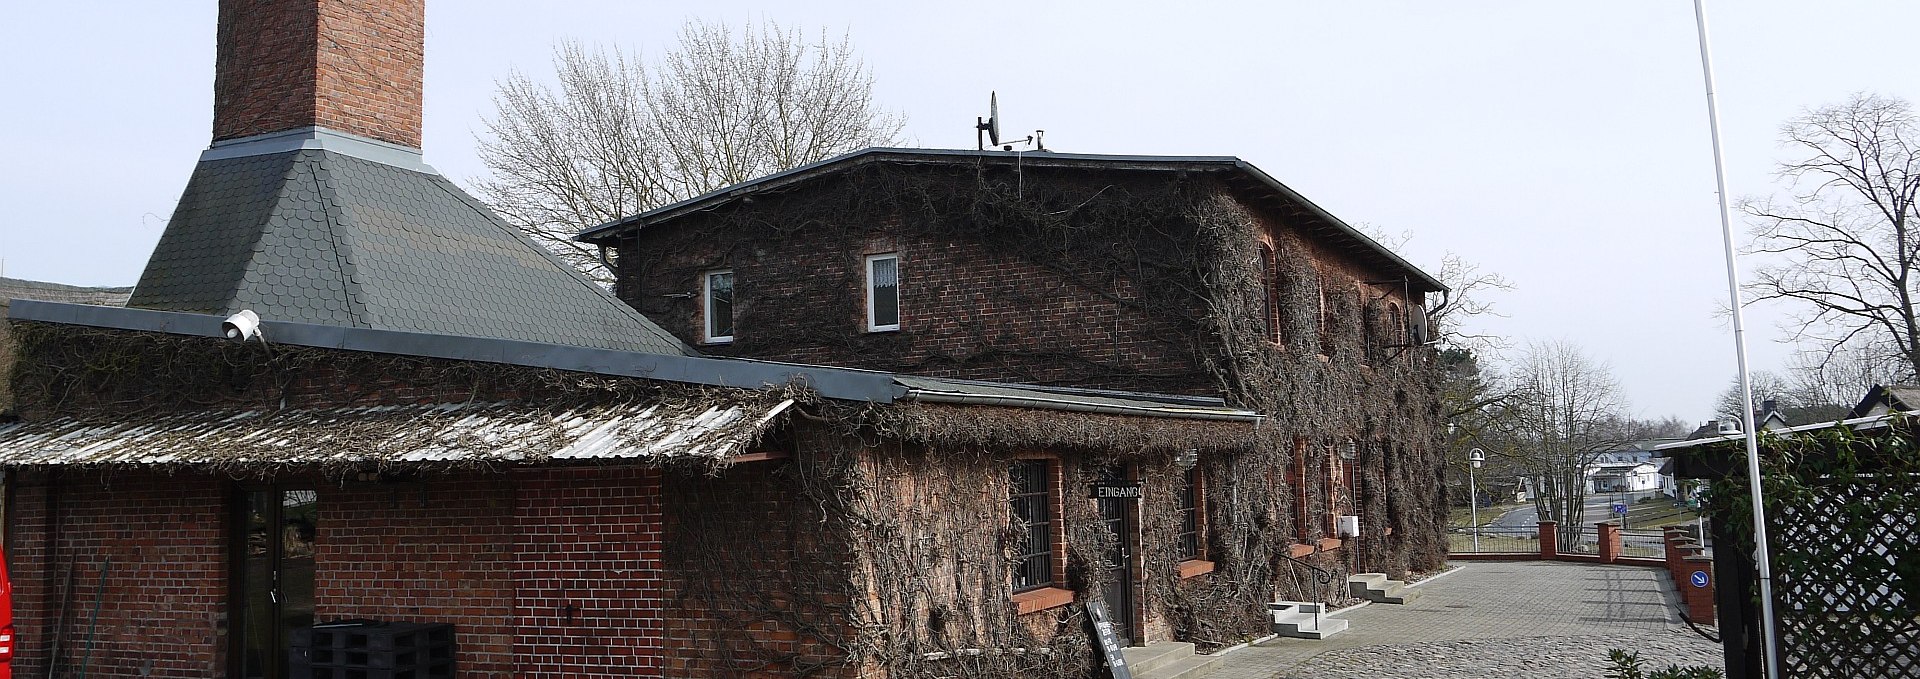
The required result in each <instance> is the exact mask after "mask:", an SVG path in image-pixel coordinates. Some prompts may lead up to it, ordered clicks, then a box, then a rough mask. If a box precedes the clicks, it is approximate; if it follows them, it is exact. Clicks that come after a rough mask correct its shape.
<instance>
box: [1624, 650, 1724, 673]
mask: <svg viewBox="0 0 1920 679" xmlns="http://www.w3.org/2000/svg"><path fill="white" fill-rule="evenodd" d="M1607 664H1608V667H1607V679H1725V678H1726V675H1725V674H1722V673H1721V672H1720V670H1716V669H1713V668H1711V667H1706V666H1703V665H1694V666H1692V667H1681V666H1679V665H1668V666H1667V668H1666V669H1663V670H1654V671H1653V673H1651V674H1648V673H1647V672H1646V671H1645V670H1643V669H1641V667H1640V664H1641V663H1640V654H1639V653H1638V652H1634V653H1628V652H1626V651H1622V650H1620V649H1617V648H1616V649H1612V650H1609V651H1607Z"/></svg>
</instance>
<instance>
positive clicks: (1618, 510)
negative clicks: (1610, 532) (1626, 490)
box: [1613, 502, 1627, 516]
mask: <svg viewBox="0 0 1920 679" xmlns="http://www.w3.org/2000/svg"><path fill="white" fill-rule="evenodd" d="M1613 513H1615V514H1619V515H1621V516H1626V514H1627V503H1625V502H1615V503H1613Z"/></svg>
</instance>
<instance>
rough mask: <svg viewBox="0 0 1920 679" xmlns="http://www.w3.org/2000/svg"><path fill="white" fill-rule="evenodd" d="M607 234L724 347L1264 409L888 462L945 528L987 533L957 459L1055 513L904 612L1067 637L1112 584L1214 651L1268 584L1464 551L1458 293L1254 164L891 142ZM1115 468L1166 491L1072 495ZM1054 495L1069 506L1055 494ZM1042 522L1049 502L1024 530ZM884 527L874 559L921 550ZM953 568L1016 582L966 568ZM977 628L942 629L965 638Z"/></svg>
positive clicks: (677, 310)
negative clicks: (1222, 424)
mask: <svg viewBox="0 0 1920 679" xmlns="http://www.w3.org/2000/svg"><path fill="white" fill-rule="evenodd" d="M581 240H583V241H586V242H588V243H593V244H597V245H599V246H601V247H603V248H604V249H605V251H606V253H607V256H608V258H609V259H610V260H611V261H612V263H613V264H614V268H615V270H616V272H617V274H618V285H617V291H618V294H619V295H620V296H621V298H622V299H625V300H626V301H627V302H628V303H629V304H631V305H633V306H634V307H635V308H638V309H640V310H641V311H643V312H645V313H646V314H647V316H648V317H650V318H652V319H655V320H656V321H658V322H659V323H661V325H662V326H663V327H665V328H667V329H668V330H670V331H672V332H673V333H674V334H675V335H676V336H677V337H679V338H680V339H681V340H683V341H685V342H687V343H688V344H690V345H693V346H695V347H697V348H698V349H699V350H700V351H702V352H703V353H706V354H708V355H723V356H734V357H742V358H752V359H759V360H774V361H797V362H806V363H813V364H824V365H833V366H840V367H848V368H859V369H866V370H876V371H885V372H890V373H895V374H902V375H908V374H910V375H917V376H924V377H927V378H936V379H941V380H964V381H981V382H983V383H984V384H983V385H976V389H979V390H986V391H991V387H990V386H986V385H991V384H994V383H1017V384H1020V385H1025V386H1023V387H1022V388H1026V389H1035V388H1040V389H1048V390H1055V391H1059V392H1061V393H1111V392H1113V391H1120V392H1125V393H1127V394H1130V395H1131V397H1133V398H1163V399H1164V398H1174V396H1172V395H1183V396H1193V397H1210V398H1219V399H1222V402H1223V403H1226V404H1231V405H1232V406H1234V407H1238V408H1244V409H1246V410H1248V411H1250V412H1257V413H1260V414H1261V415H1262V416H1263V420H1262V423H1261V425H1260V426H1259V427H1258V432H1257V435H1256V439H1255V440H1254V441H1252V442H1251V443H1250V446H1247V447H1242V446H1221V447H1217V448H1209V447H1206V446H1197V447H1196V448H1195V449H1190V450H1143V449H1138V448H1136V447H1134V446H1130V445H1128V444H1127V443H1126V442H1123V441H1114V440H1112V439H1109V438H1106V437H1102V436H1100V435H1099V434H1098V433H1097V432H1089V431H1085V430H1079V431H1075V432H1073V433H1071V434H1067V433H1060V434H1059V435H1057V436H1054V437H1051V438H1050V439H1049V440H1046V441H1037V440H1023V439H1019V438H1002V439H995V438H991V437H983V440H979V441H970V442H969V443H971V444H973V445H969V446H968V448H969V449H970V450H971V451H972V452H973V453H974V455H980V454H985V455H988V456H990V457H989V459H990V460H992V461H991V462H987V463H980V462H979V461H978V458H977V457H968V458H965V459H967V460H968V461H967V462H966V463H965V464H961V463H949V464H947V465H941V464H937V463H931V464H929V463H922V464H926V465H927V466H923V467H916V466H915V465H914V464H912V463H907V462H903V461H896V460H894V459H893V458H891V457H890V456H886V455H882V456H879V457H877V458H876V459H874V460H873V461H871V462H869V463H868V464H871V465H874V466H877V467H880V468H882V469H888V470H889V472H890V473H886V472H883V473H882V476H883V477H887V478H893V479H894V483H893V484H882V485H881V486H879V487H877V488H875V489H874V490H873V491H872V492H873V493H874V494H875V495H876V497H875V498H874V499H873V500H872V502H873V503H874V505H875V506H877V507H880V508H885V509H884V510H883V515H884V516H887V517H888V518H889V519H890V520H893V521H898V522H900V523H902V524H903V525H906V526H914V527H916V528H918V529H920V530H918V531H908V534H909V535H911V534H914V533H915V532H919V533H920V534H922V535H926V534H934V535H943V537H942V538H940V539H942V540H951V541H954V542H955V543H957V544H968V543H969V542H968V541H969V537H970V536H969V534H968V533H967V532H966V531H964V530H962V531H955V532H952V533H946V534H942V533H940V532H939V531H940V529H939V528H938V527H937V526H939V525H940V524H941V520H942V518H943V517H939V516H934V517H925V516H922V515H923V514H924V513H925V509H924V508H925V507H927V506H929V503H934V504H945V503H950V502H952V500H950V499H948V498H946V497H943V496H941V495H940V494H939V493H937V492H933V491H930V490H929V489H928V488H927V486H928V485H929V484H930V483H931V484H932V485H935V486H938V485H939V482H940V481H941V480H944V479H949V478H952V477H955V476H959V477H960V478H963V479H965V480H964V482H962V483H961V484H960V485H961V487H966V488H989V489H993V492H990V493H988V495H987V497H986V498H985V501H986V502H987V503H988V504H989V505H993V506H995V507H997V503H998V502H1000V501H1002V500H1007V501H1009V502H1011V503H1012V512H1013V514H1014V515H1015V519H1016V523H1018V522H1020V521H1022V520H1030V519H1032V518H1033V517H1035V516H1040V517H1046V518H1047V519H1048V520H1050V521H1053V522H1054V524H1055V525H1054V526H1053V527H1052V528H1051V529H1046V530H1050V531H1051V537H1048V538H1046V540H1042V541H1041V542H1039V543H1020V544H1016V545H1015V553H1014V554H1013V557H1012V558H1013V560H1014V563H1015V569H1016V572H1015V574H1014V576H1013V583H1012V587H1011V595H1010V596H1002V595H1001V590H1000V589H999V583H997V582H994V581H993V580H992V578H991V575H990V572H991V571H989V573H969V574H967V577H963V578H950V577H949V576H948V575H947V574H946V573H941V574H940V575H939V576H938V577H934V578H930V579H929V580H930V581H931V583H933V584H931V585H930V584H929V582H923V581H918V580H914V579H909V580H908V581H906V582H901V583H898V586H901V587H905V588H909V589H913V590H916V591H924V592H928V593H929V594H928V596H927V597H926V600H925V601H919V602H910V601H894V602H892V605H894V606H898V607H906V608H909V609H923V610H934V611H940V610H946V609H949V608H950V609H952V610H955V611H959V612H958V613H956V614H955V615H958V616H959V617H961V618H962V619H965V620H966V626H967V627H971V628H975V629H986V630H996V629H998V628H997V627H996V625H998V624H999V623H1000V622H1002V621H1004V620H1005V619H1007V618H1008V617H1009V616H1010V617H1011V618H1012V619H1013V620H1014V621H1015V623H1016V626H1023V627H1024V628H1026V629H1027V630H1028V631H1030V632H1031V633H1033V634H1035V635H1037V636H1039V637H1040V638H1042V639H1045V638H1047V637H1048V636H1049V634H1050V632H1048V631H1047V630H1052V629H1056V628H1058V627H1059V626H1060V620H1061V619H1062V616H1063V613H1062V611H1063V610H1068V611H1070V610H1071V609H1070V608H1063V607H1069V605H1070V604H1071V603H1074V602H1080V601H1085V600H1088V599H1103V600H1105V601H1107V602H1109V604H1110V605H1111V607H1112V608H1114V609H1115V610H1117V611H1121V612H1120V613H1116V618H1117V619H1119V620H1120V621H1121V622H1123V623H1125V625H1124V629H1125V634H1124V636H1127V637H1130V640H1131V641H1134V642H1157V641H1165V640H1183V641H1189V640H1191V641H1201V642H1202V645H1203V648H1204V647H1205V646H1206V645H1207V644H1206V642H1205V640H1211V639H1228V640H1232V639H1245V638H1249V637H1251V636H1256V635H1257V634H1256V632H1257V631H1259V630H1261V629H1262V628H1263V625H1261V624H1259V621H1258V619H1257V616H1251V615H1250V614H1249V612H1250V611H1255V610H1257V609H1258V608H1259V606H1260V605H1261V604H1262V603H1264V602H1265V601H1271V600H1273V599H1275V598H1289V599H1307V600H1322V599H1326V598H1329V597H1338V596H1340V595H1339V594H1338V593H1334V592H1328V591H1326V590H1325V588H1323V587H1321V586H1320V585H1318V584H1315V581H1314V580H1313V579H1312V578H1311V574H1312V573H1313V572H1315V571H1316V569H1319V570H1321V571H1331V572H1333V573H1356V572H1363V571H1384V572H1387V573H1390V574H1393V575H1396V576H1398V575H1399V574H1401V573H1405V572H1407V571H1409V570H1424V569H1431V568H1435V567H1437V566H1439V565H1440V564H1441V562H1442V561H1443V560H1444V554H1445V546H1444V545H1445V540H1444V536H1443V535H1442V534H1441V531H1442V530H1443V529H1442V526H1443V525H1444V506H1445V503H1444V502H1443V499H1442V497H1441V494H1442V492H1443V491H1442V490H1441V488H1440V469H1441V466H1440V460H1439V446H1438V437H1437V432H1438V425H1439V418H1438V413H1437V400H1436V395H1435V393H1434V391H1433V385H1434V378H1433V370H1434V366H1433V355H1432V353H1431V350H1430V348H1428V347H1427V346H1426V345H1425V341H1424V338H1423V337H1422V335H1424V328H1423V327H1422V326H1423V325H1424V323H1423V321H1424V319H1425V311H1424V307H1425V304H1426V296H1427V294H1428V293H1440V292H1444V287H1443V286H1442V285H1441V284H1440V283H1439V282H1438V281H1436V280H1434V279H1433V278H1432V277H1430V276H1428V275H1427V274H1425V273H1423V272H1421V271H1420V270H1419V269H1417V268H1415V267H1413V266H1412V265H1410V264H1408V263H1406V262H1405V261H1404V260H1402V259H1400V258H1399V257H1398V256H1396V255H1394V254H1393V253H1392V252H1390V251H1387V250H1386V249H1384V248H1382V247H1380V246H1379V245H1378V244H1376V243H1374V242H1373V241H1372V240H1370V239H1368V238H1367V237H1365V236H1364V235H1362V234H1360V233H1358V232H1357V231H1355V230H1354V229H1352V228H1351V227H1349V226H1348V225H1346V224H1345V223H1343V222H1341V221H1340V220H1339V219H1338V218H1336V217H1334V216H1332V215H1330V214H1328V213H1327V212H1326V211H1325V210H1323V209H1321V208H1319V207H1317V206H1315V205H1313V204H1312V203H1311V202H1310V201H1308V200H1306V199H1305V198H1304V197H1302V196H1300V195H1299V194H1297V193H1295V192H1293V191H1292V190H1291V189H1289V188H1287V187H1286V186H1285V185H1283V184H1281V183H1280V182H1278V181H1276V180H1274V179H1273V178H1272V177H1270V176H1268V175H1266V174H1265V173H1263V172H1261V171H1260V170H1258V169H1257V168H1254V167H1253V166H1251V165H1249V164H1247V163H1245V162H1243V161H1240V160H1238V159H1235V158H1222V157H1197V158H1196V157H1141V156H1101V155H1080V154H1062V153H1046V152H1041V153H1012V152H999V151H943V150H926V149H867V150H863V151H858V152H855V153H851V154H847V155H844V156H840V157H837V158H832V159H829V160H826V161H822V162H819V163H815V164H813V165H809V166H806V167H802V168H798V169H795V170H791V171H788V172H784V173H780V174H776V175H772V176H769V177H766V178H762V179H759V180H755V181H751V182H747V183H743V184H738V185H735V186H731V187H727V188H724V189H721V190H718V191H715V192H712V193H710V194H707V195H705V196H701V197H698V198H695V199H692V200H689V201H686V202H683V203H679V204H675V205H670V206H666V207H663V208H660V209H657V210H654V211H651V212H648V213H645V214H640V215H636V216H634V217H631V218H627V219H623V220H619V221H617V222H614V223H610V224H607V225H604V226H602V227H599V228H596V229H593V230H590V231H588V232H586V233H584V234H582V236H581ZM1076 390H1083V391H1077V392H1076ZM1084 390H1091V391H1084ZM1141 392H1150V394H1152V395H1147V394H1142V393H1141ZM972 402H975V403H988V402H991V401H987V400H976V401H972ZM977 417H981V415H980V414H979V413H977V412H970V413H966V414H964V415H955V416H954V419H955V420H956V421H954V422H951V423H947V425H946V426H947V428H948V429H950V430H957V431H963V432H964V431H966V430H967V429H968V427H969V426H970V423H967V422H963V421H959V420H961V419H962V418H977ZM1076 437H1077V438H1076ZM931 443H932V444H934V445H938V444H939V443H941V442H938V441H935V442H931ZM1182 453H1186V454H1187V456H1185V457H1183V456H1182ZM1195 453H1197V455H1195ZM910 457H911V456H909V458H910ZM1195 457H1197V458H1198V459H1197V461H1196V460H1195V459H1194V458H1195ZM1176 460H1177V461H1179V464H1176ZM1189 465H1191V467H1190V468H1189ZM1009 475H1010V476H1011V478H1013V483H1012V486H1010V487H1008V488H1007V490H1006V491H1004V492H1002V491H1001V490H1000V489H1001V487H1002V486H1001V484H1002V483H1003V481H1000V480H999V479H1000V478H1001V477H1005V476H1009ZM1111 478H1124V479H1130V480H1134V481H1138V482H1139V483H1140V484H1141V487H1142V490H1143V493H1144V499H1143V500H1142V501H1141V502H1140V503H1138V504H1135V505H1127V506H1114V505H1113V504H1111V503H1109V502H1106V501H1096V502H1092V503H1081V502H1077V501H1074V498H1079V497H1085V494H1086V492H1087V490H1088V489H1089V487H1094V486H1098V485H1100V484H1101V483H1102V482H1103V479H1111ZM1062 486H1064V490H1063V489H1062ZM1036 489H1037V490H1036ZM1040 497H1045V498H1047V499H1046V500H1045V501H1048V502H1052V503H1053V505H1052V506H1051V507H1050V508H1049V509H1034V508H1032V507H1033V505H1032V503H1038V502H1041V501H1042V500H1041V499H1039V498H1040ZM1063 498H1064V499H1065V502H1064V504H1063V503H1062V502H1063ZM1023 502H1024V503H1029V505H1026V506H1023V504H1022V503H1023ZM1082 505H1084V506H1082ZM948 506H950V508H951V511H953V512H967V511H972V512H976V513H977V514H978V515H979V516H980V517H981V519H982V520H984V517H986V516H988V515H990V514H991V511H994V510H992V509H983V508H976V507H973V506H971V505H948ZM1061 512H1065V514H1066V517H1065V519H1064V525H1059V524H1061V523H1062V520H1061V518H1060V514H1061ZM1343 517H1356V518H1357V519H1358V521H1357V529H1358V530H1357V531H1355V530H1354V528H1355V527H1356V526H1355V525H1354V524H1353V523H1351V522H1348V523H1346V524H1345V525H1346V528H1342V521H1341V519H1342V518H1343ZM929 525H932V526H936V527H935V528H927V526H929ZM982 530H984V529H982ZM1042 533H1043V525H1042V524H1041V523H1040V522H1038V521H1034V522H1033V523H1031V525H1029V526H1028V531H1027V535H1026V537H1025V538H1023V539H1029V540H1032V539H1036V538H1034V536H1036V535H1040V534H1042ZM1049 541H1050V543H1049ZM872 545H873V547H872V550H871V551H872V552H873V553H874V556H873V558H874V559H875V560H877V561H886V560H887V559H886V557H885V556H883V555H886V554H890V553H896V552H905V553H912V552H913V551H914V549H915V547H914V545H912V544H908V543H906V542H903V541H901V540H895V541H893V542H891V543H888V542H875V543H872ZM983 547H984V545H983ZM1049 550H1050V551H1049ZM1043 552H1045V554H1043ZM1115 555H1120V558H1119V559H1118V560H1116V559H1115ZM963 561H964V559H963ZM1223 564H1226V565H1230V567H1228V566H1223ZM1021 568H1026V569H1027V570H1024V571H1022V570H1019V569H1021ZM868 570H885V569H884V568H869V569H868ZM953 580H962V581H966V580H973V581H983V582H987V583H989V584H990V585H991V586H987V587H982V588H979V589H974V590H969V589H968V588H966V587H954V586H950V585H942V584H939V583H943V582H946V583H951V581H953ZM876 588H879V589H883V590H884V587H876ZM1249 592H1251V593H1254V594H1252V595H1251V596H1248V595H1247V593H1249ZM900 624H901V623H899V622H892V623H890V624H889V625H887V627H888V628H889V629H891V630H893V631H894V633H895V634H900V633H901V630H900V629H899V627H900ZM905 624H908V625H914V623H912V622H911V621H908V622H907V623H905ZM952 624H953V623H950V622H945V621H942V622H941V624H937V625H936V624H921V625H918V627H920V628H921V631H922V633H924V634H926V635H927V636H929V637H933V638H938V637H940V636H941V635H940V634H939V633H938V632H939V631H940V630H939V629H937V628H941V627H944V626H948V625H952ZM982 643H983V644H984V643H985V642H982ZM1009 645H1013V646H1017V644H1009ZM939 647H940V648H944V646H939Z"/></svg>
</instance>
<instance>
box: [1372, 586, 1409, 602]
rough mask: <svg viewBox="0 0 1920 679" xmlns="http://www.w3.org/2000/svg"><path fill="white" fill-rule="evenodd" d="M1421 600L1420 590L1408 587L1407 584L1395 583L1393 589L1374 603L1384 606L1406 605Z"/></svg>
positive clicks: (1388, 590)
mask: <svg viewBox="0 0 1920 679" xmlns="http://www.w3.org/2000/svg"><path fill="white" fill-rule="evenodd" d="M1418 598H1420V590H1417V589H1413V588H1410V587H1407V586H1406V584H1405V583H1401V582H1398V581H1396V582H1394V584H1393V586H1392V587H1388V588H1387V591H1386V592H1384V593H1382V594H1381V595H1380V596H1379V598H1376V599H1373V601H1376V602H1379V603H1383V604H1405V603H1411V602H1412V601H1413V600H1415V599H1418Z"/></svg>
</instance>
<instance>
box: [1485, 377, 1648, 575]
mask: <svg viewBox="0 0 1920 679" xmlns="http://www.w3.org/2000/svg"><path fill="white" fill-rule="evenodd" d="M1507 380H1508V381H1509V383H1510V384H1509V388H1510V389H1511V391H1512V395H1511V396H1510V397H1509V398H1508V399H1507V400H1505V401H1503V402H1502V403H1501V404H1500V411H1501V412H1500V414H1499V416H1498V417H1497V418H1495V419H1494V424H1495V428H1494V429H1492V430H1490V431H1489V435H1488V438H1487V440H1488V441H1489V443H1490V450H1489V452H1490V453H1497V454H1500V455H1502V456H1504V457H1506V458H1508V459H1510V460H1511V461H1512V462H1513V463H1514V464H1515V465H1516V466H1518V467H1520V468H1521V469H1524V470H1525V473H1526V474H1527V476H1528V477H1529V478H1530V479H1531V480H1532V482H1531V483H1532V486H1533V496H1534V508H1535V509H1536V510H1537V511H1538V512H1539V516H1540V518H1541V519H1543V520H1552V521H1557V522H1559V526H1560V527H1559V531H1560V542H1561V547H1562V548H1563V549H1572V548H1573V547H1574V545H1575V544H1576V543H1577V542H1578V541H1579V538H1580V535H1581V533H1582V521H1583V520H1584V518H1585V517H1584V516H1583V513H1584V512H1583V509H1584V505H1585V503H1586V497H1587V468H1588V467H1591V466H1592V465H1593V464H1594V463H1595V461H1596V460H1597V459H1598V458H1599V456H1600V454H1601V453H1604V452H1606V451H1608V450H1611V449H1613V448H1615V447H1617V446H1619V445H1620V444H1622V443H1625V442H1627V441H1631V440H1634V439H1636V438H1639V437H1641V436H1643V435H1645V434H1648V433H1650V432H1646V431H1641V430H1640V428H1639V427H1636V426H1635V424H1636V423H1634V422H1633V421H1631V420H1628V419H1626V418H1623V417H1622V416H1621V415H1620V413H1621V411H1622V410H1623V406H1622V403H1621V401H1620V396H1619V388H1618V385H1617V383H1616V382H1615V381H1614V378H1613V375H1612V374H1611V373H1610V372H1609V370H1608V368H1607V366H1606V365H1604V364H1601V363H1596V362H1594V361H1593V360H1592V359H1590V358H1588V357H1587V356H1586V354H1585V353H1584V352H1582V351H1581V350H1580V348H1579V347H1577V346H1574V345H1573V344H1570V343H1567V342H1564V341H1559V342H1548V343H1534V344H1530V345H1528V346H1527V347H1526V348H1525V349H1524V350H1522V352H1521V355H1520V356H1519V357H1518V358H1517V359H1516V360H1515V361H1514V363H1513V366H1512V369H1511V371H1510V372H1509V373H1508V375H1507Z"/></svg>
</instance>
